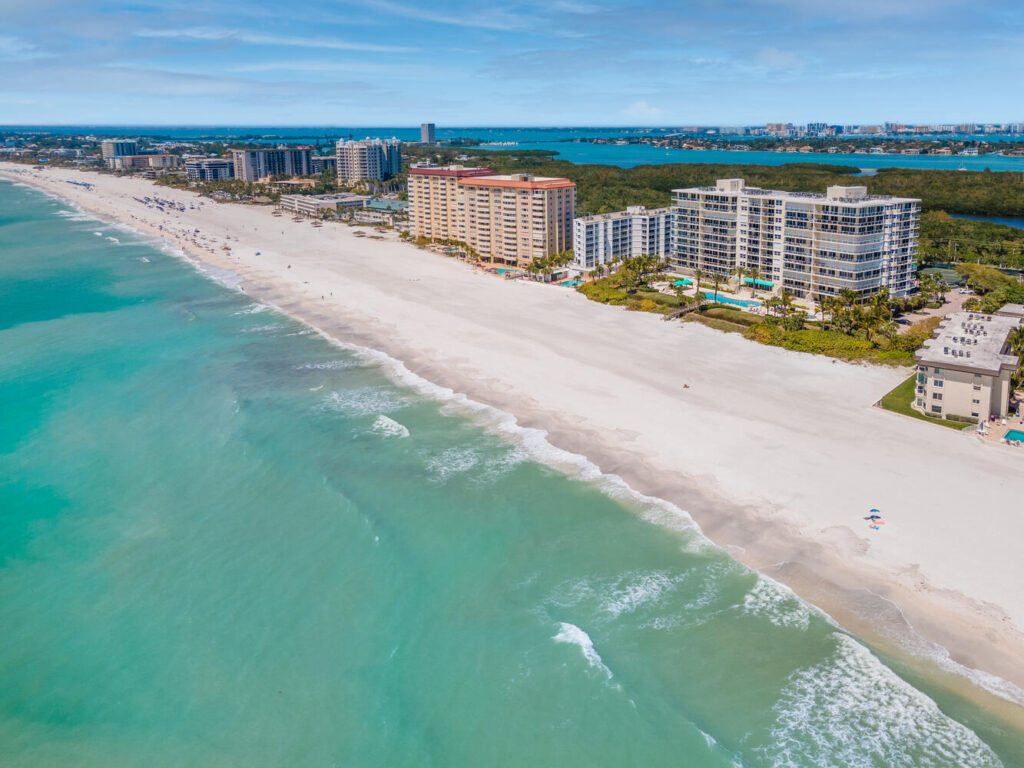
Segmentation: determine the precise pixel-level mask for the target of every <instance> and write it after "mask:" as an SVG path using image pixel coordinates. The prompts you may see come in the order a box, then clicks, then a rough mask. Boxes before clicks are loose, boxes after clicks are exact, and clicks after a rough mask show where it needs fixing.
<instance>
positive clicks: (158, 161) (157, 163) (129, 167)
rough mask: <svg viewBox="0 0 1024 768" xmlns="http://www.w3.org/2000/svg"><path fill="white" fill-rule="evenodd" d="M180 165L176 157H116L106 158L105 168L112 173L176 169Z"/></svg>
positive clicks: (179, 160) (178, 158)
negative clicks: (147, 169)
mask: <svg viewBox="0 0 1024 768" xmlns="http://www.w3.org/2000/svg"><path fill="white" fill-rule="evenodd" d="M180 164H181V158H180V157H178V156H177V155H118V156H117V157H110V158H107V167H108V168H110V169H111V170H113V171H133V170H138V169H146V168H176V167H178V165H180Z"/></svg>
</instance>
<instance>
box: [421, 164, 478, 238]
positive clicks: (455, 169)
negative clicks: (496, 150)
mask: <svg viewBox="0 0 1024 768" xmlns="http://www.w3.org/2000/svg"><path fill="white" fill-rule="evenodd" d="M493 175H494V171H492V170H491V169H490V168H464V167H462V166H461V165H452V166H448V167H447V168H422V167H413V168H410V169H409V225H410V230H411V232H412V234H413V235H414V236H415V237H434V238H438V239H441V240H462V239H463V238H464V237H465V229H466V228H465V224H466V215H465V213H466V212H465V202H464V201H460V197H459V196H460V194H461V190H460V189H459V179H463V178H470V177H473V176H493Z"/></svg>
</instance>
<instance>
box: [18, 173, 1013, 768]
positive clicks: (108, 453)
mask: <svg viewBox="0 0 1024 768" xmlns="http://www.w3.org/2000/svg"><path fill="white" fill-rule="evenodd" d="M0 294H2V295H0V403H2V410H0V626H2V627H3V642H2V643H0V764H2V765H4V766H33V767H35V766H65V765H75V766H105V767H109V766H115V767H117V766H139V765H146V766H237V765H247V766H406V765H407V766H431V765H432V766H480V765H492V766H493V765H505V766H523V765H566V766H576V765H590V766H622V765H645V766H662V765H665V766H667V765H673V766H678V765H685V766H691V767H695V768H703V767H705V766H709V767H710V766H749V767H753V766H759V767H760V766H780V767H781V766H800V767H801V768H803V767H805V766H806V767H808V768H810V767H812V766H813V767H815V768H819V767H820V766H843V767H844V768H845V767H849V766H854V767H860V766H871V767H872V768H876V767H877V768H889V767H891V766H922V767H927V768H937V767H944V766H950V767H951V768H952V767H953V766H956V767H957V768H962V767H963V766H972V767H973V766H1000V765H1002V766H1007V767H1008V768H1010V767H1012V766H1020V765H1022V764H1024V748H1022V747H1021V741H1022V740H1021V738H1020V736H1021V735H1020V734H1018V733H1014V732H1010V731H1008V730H1007V729H1006V728H1005V727H1004V726H1001V725H1000V724H999V723H997V722H996V721H995V720H993V719H992V718H991V717H989V716H988V715H987V714H986V713H985V712H983V711H980V710H978V709H976V708H975V707H973V706H972V705H971V704H969V703H967V702H966V701H964V700H962V699H959V698H956V697H954V696H952V695H950V694H947V693H943V692H941V691H939V690H932V689H931V688H930V684H929V683H928V682H927V681H923V680H918V679H915V678H914V677H913V676H912V675H910V673H909V672H907V671H906V670H905V669H902V668H901V667H899V666H894V662H892V661H891V660H888V661H887V660H883V659H880V658H879V657H878V656H876V655H875V654H874V653H872V652H871V651H870V650H868V649H867V648H866V647H864V646H863V645H861V644H860V643H859V642H857V641H856V640H854V639H853V638H851V637H849V636H848V635H846V634H845V633H843V632H842V631H840V630H839V629H837V628H836V627H835V626H833V625H832V624H831V623H830V622H829V621H828V620H827V619H826V618H824V617H822V616H821V615H819V614H818V613H816V612H815V611H814V610H812V609H810V608H809V607H807V606H806V605H805V604H803V603H801V602H800V601H799V600H797V599H796V598H795V597H793V596H792V594H791V593H789V592H788V591H786V590H785V589H783V588H781V587H778V586H776V585H775V584H774V583H773V582H770V581H767V580H763V579H761V578H759V577H758V576H757V575H756V574H755V573H753V572H751V571H749V570H748V569H746V568H744V567H743V566H741V565H739V564H737V563H736V562H735V561H733V560H732V559H730V558H729V557H728V556H727V555H725V554H724V553H722V552H721V551H719V550H717V549H715V548H714V547H712V546H710V545H708V544H706V543H705V542H704V541H703V539H701V537H700V536H699V535H698V534H697V533H696V532H694V531H693V529H692V528H690V527H688V526H687V524H686V522H685V519H683V518H680V517H678V516H677V515H675V514H674V513H673V512H672V510H670V509H668V508H667V507H666V506H665V505H662V504H658V503H656V502H653V501H651V500H648V501H644V500H642V499H639V498H633V499H631V498H629V497H626V496H624V495H622V494H621V493H620V494H619V496H618V497H616V496H615V494H609V493H606V492H604V491H602V489H601V487H600V483H599V482H583V481H581V480H577V479H571V478H570V477H568V476H566V475H564V474H561V473H559V472H556V471H555V470H553V469H551V468H549V467H548V466H547V465H545V464H543V463H540V462H539V461H537V460H536V459H537V458H539V457H541V455H542V454H541V451H542V450H543V444H541V443H539V442H538V441H537V440H536V439H527V438H528V437H529V436H525V437H523V438H522V439H508V437H509V436H512V437H513V438H514V435H515V433H514V432H513V431H509V430H507V429H506V432H507V434H506V435H505V436H503V435H500V434H498V433H497V432H496V429H498V428H497V427H488V426H487V424H486V423H485V422H486V420H487V419H488V418H490V417H488V416H487V414H486V413H485V412H483V411H481V412H480V413H479V414H478V415H477V416H475V417H471V416H470V415H467V413H466V412H465V409H463V408H461V407H459V406H458V405H456V404H453V403H451V402H446V401H445V400H444V399H442V398H438V397H428V396H426V395H425V394H424V393H423V391H422V390H421V389H418V388H416V387H413V386H408V385H406V384H402V383H398V381H396V379H395V378H394V376H393V375H391V374H390V373H389V370H390V369H389V366H388V364H387V362H386V361H385V360H383V359H382V358H380V357H378V356H373V355H369V354H365V353H361V352H358V351H351V350H346V349H342V348H339V347H337V346H334V345H332V344H330V343H328V342H327V341H326V340H324V339H323V338H321V337H320V336H318V335H316V334H315V333H313V332H311V331H310V330H309V329H307V328H306V327H304V326H302V325H300V324H299V323H297V322H295V321H293V320H291V319H289V318H287V317H284V316H282V315H279V314H277V313H275V312H274V311H272V310H269V309H266V308H263V307H261V306H259V305H256V304H254V303H252V301H251V300H250V299H248V298H247V297H246V296H245V295H243V294H241V293H239V292H237V291H235V290H231V289H230V288H228V287H225V286H224V285H221V284H218V283H217V282H215V281H213V280H211V279H209V278H208V277H204V276H202V275H200V274H199V273H197V272H196V271H195V270H193V269H192V268H191V267H190V266H188V265H187V264H185V263H184V262H183V261H181V260H179V259H178V258H176V257H174V256H173V255H171V254H169V253H166V252H164V251H162V250H159V249H158V248H156V247H154V245H152V244H150V243H148V242H146V241H144V240H142V239H141V237H139V236H137V235H134V234H132V233H131V232H129V231H125V230H121V229H118V228H115V227H113V226H111V225H107V224H103V223H101V222H99V221H97V220H95V219H91V218H89V217H88V216H85V215H82V214H79V213H76V212H75V211H73V210H71V209H69V208H68V207H67V206H66V205H64V204H62V203H58V202H56V201H54V200H51V199H49V198H47V197H44V196H43V195H41V194H39V193H37V192H35V191H33V190H29V189H26V188H22V187H16V186H14V185H11V184H9V183H6V182H0ZM494 423H495V424H496V423H497V421H495V422H494ZM506 427H507V425H506ZM898 673H899V674H898ZM901 675H902V676H901Z"/></svg>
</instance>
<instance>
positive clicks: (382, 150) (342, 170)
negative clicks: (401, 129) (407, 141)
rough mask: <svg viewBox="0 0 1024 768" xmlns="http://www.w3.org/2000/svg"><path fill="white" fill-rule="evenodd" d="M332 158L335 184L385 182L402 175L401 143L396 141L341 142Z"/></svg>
mask: <svg viewBox="0 0 1024 768" xmlns="http://www.w3.org/2000/svg"><path fill="white" fill-rule="evenodd" d="M335 155H336V157H337V158H338V160H337V165H338V180H339V181H347V182H350V183H351V182H359V181H386V180H387V179H390V178H391V177H392V176H395V175H396V174H398V173H400V172H401V171H402V142H400V141H399V140H398V139H385V140H383V141H382V140H381V139H363V140H362V141H345V140H344V139H342V140H341V141H339V142H338V144H337V146H336V149H335Z"/></svg>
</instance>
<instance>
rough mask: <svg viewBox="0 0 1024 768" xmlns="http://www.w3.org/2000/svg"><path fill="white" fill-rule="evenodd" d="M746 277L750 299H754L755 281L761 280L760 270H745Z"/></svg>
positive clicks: (753, 268) (754, 268) (752, 268)
mask: <svg viewBox="0 0 1024 768" xmlns="http://www.w3.org/2000/svg"><path fill="white" fill-rule="evenodd" d="M747 277H749V278H750V298H754V294H755V293H756V292H757V281H758V280H760V279H761V270H760V269H758V268H757V267H751V268H750V269H748V270H747Z"/></svg>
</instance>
